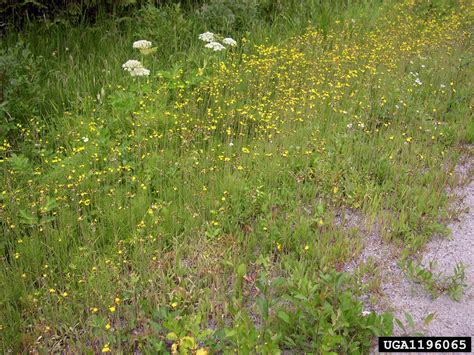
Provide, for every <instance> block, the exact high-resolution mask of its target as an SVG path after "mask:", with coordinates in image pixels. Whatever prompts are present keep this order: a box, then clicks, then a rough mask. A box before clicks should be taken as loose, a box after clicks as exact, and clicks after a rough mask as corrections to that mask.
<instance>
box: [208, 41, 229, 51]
mask: <svg viewBox="0 0 474 355" xmlns="http://www.w3.org/2000/svg"><path fill="white" fill-rule="evenodd" d="M205 47H206V48H210V49H212V50H214V51H216V52H218V51H221V50H223V49H225V47H224V46H223V45H222V44H220V43H219V42H209V43H208V44H206V46H205Z"/></svg>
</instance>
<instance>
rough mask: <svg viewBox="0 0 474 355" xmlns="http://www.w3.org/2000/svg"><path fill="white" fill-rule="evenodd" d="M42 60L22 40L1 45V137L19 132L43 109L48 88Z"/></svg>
mask: <svg viewBox="0 0 474 355" xmlns="http://www.w3.org/2000/svg"><path fill="white" fill-rule="evenodd" d="M40 60H41V57H35V56H34V55H33V54H32V53H31V50H30V48H29V45H28V44H25V43H24V42H21V41H20V42H18V43H16V45H14V46H12V47H8V48H6V49H5V48H2V49H0V120H1V121H2V133H0V139H1V138H5V136H6V135H9V134H12V133H13V132H16V131H17V130H18V128H19V127H22V126H24V125H25V124H26V123H27V122H28V120H29V119H30V118H32V117H35V116H37V115H38V114H39V113H40V112H41V107H42V105H43V104H44V96H43V95H44V91H43V89H42V88H41V79H42V78H41V68H40ZM18 125H20V126H18Z"/></svg>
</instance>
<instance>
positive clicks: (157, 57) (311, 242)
mask: <svg viewBox="0 0 474 355" xmlns="http://www.w3.org/2000/svg"><path fill="white" fill-rule="evenodd" d="M93 3H96V2H91V4H93ZM197 3H198V5H199V6H196V7H194V5H195V4H196V2H194V1H189V2H187V3H186V4H184V5H176V4H174V3H173V4H172V3H167V4H164V5H161V6H152V5H149V4H148V5H147V6H143V7H141V9H140V10H139V11H138V12H130V13H129V14H127V16H124V17H120V18H115V19H102V20H101V21H98V22H97V23H95V24H94V25H90V26H85V25H84V24H82V25H77V26H76V25H72V22H71V21H67V19H64V18H63V19H62V20H59V19H58V18H56V19H49V20H46V21H45V22H41V23H40V22H36V23H35V22H31V23H29V24H28V26H26V27H25V28H24V29H23V30H22V31H20V32H18V33H15V32H13V31H11V32H9V33H7V34H6V36H5V41H4V42H2V45H3V46H4V52H3V53H4V56H3V58H4V62H5V63H6V64H4V65H3V67H4V68H7V70H6V74H5V77H6V76H7V75H10V76H9V77H11V78H21V79H20V80H19V79H15V80H16V81H14V82H13V84H11V83H10V82H9V81H4V83H5V84H4V86H6V85H7V84H8V85H10V86H9V89H8V90H9V91H8V93H9V94H8V95H9V98H10V101H7V100H5V102H6V103H4V105H3V106H2V107H3V108H4V109H3V111H2V112H3V115H4V116H3V119H4V121H5V122H7V121H6V120H5V119H8V120H9V121H8V122H9V123H8V124H5V125H3V124H2V126H1V127H2V134H3V132H4V131H5V130H3V127H9V125H10V126H11V127H12V128H10V131H9V134H8V135H4V136H5V137H6V138H5V139H2V141H0V144H1V145H0V179H1V182H2V189H0V215H1V219H0V226H1V229H2V233H3V234H2V238H1V239H0V352H40V353H42V352H45V353H50V352H52V353H56V352H57V353H61V352H64V351H67V352H71V353H100V352H101V351H104V352H107V351H111V352H113V353H116V352H117V353H135V352H142V353H171V352H177V353H183V354H184V353H196V354H199V353H200V354H204V353H205V352H206V351H209V352H223V353H230V352H235V351H240V352H242V353H271V354H273V353H280V352H284V351H290V352H291V351H292V350H293V351H294V352H300V353H304V352H309V353H367V352H368V351H369V348H370V346H371V342H372V339H373V338H374V337H375V336H377V335H382V334H390V332H391V330H392V317H391V316H390V315H388V314H380V315H378V314H375V313H374V312H371V313H367V312H364V308H363V304H362V303H361V302H360V301H359V300H358V299H357V297H359V296H361V295H363V294H364V293H366V292H367V291H369V290H370V291H376V290H377V287H378V279H379V277H380V272H381V270H375V264H374V263H368V264H367V265H365V266H364V267H362V268H361V269H360V271H359V272H358V273H356V274H355V275H352V276H349V275H346V274H343V273H341V272H338V271H335V270H342V269H343V266H344V264H345V263H347V262H349V261H350V260H351V259H352V258H354V256H355V255H356V254H357V253H358V251H359V250H360V249H361V241H362V237H363V236H359V238H357V237H358V236H357V233H358V231H357V229H356V228H346V226H345V225H343V224H342V223H341V221H340V218H339V216H340V214H341V211H353V212H354V214H355V215H361V216H366V215H368V216H372V217H374V218H375V217H377V220H379V221H380V225H379V226H378V227H379V230H380V233H381V234H382V235H383V237H385V239H386V240H387V241H388V240H391V241H392V242H394V243H397V244H399V245H404V246H405V248H406V250H407V251H406V252H407V254H410V253H413V252H415V251H417V250H418V249H419V248H420V247H422V246H423V245H424V243H426V241H427V240H428V239H429V237H430V236H431V235H432V234H433V233H434V232H436V233H440V232H445V227H444V226H443V224H442V223H441V222H440V221H441V220H442V218H446V217H447V216H448V215H447V205H448V198H447V196H446V192H445V186H446V184H447V183H449V182H451V175H450V171H452V169H453V167H454V162H455V161H456V159H457V158H458V156H459V152H458V150H457V145H458V143H460V142H464V141H466V140H467V139H469V134H468V133H465V132H464V131H465V130H464V128H465V127H470V126H471V125H470V123H469V118H470V116H469V115H468V113H469V112H470V111H469V100H470V98H471V95H470V86H469V85H470V82H471V81H472V80H470V74H469V73H470V71H469V70H470V67H469V66H468V65H466V64H468V63H469V55H468V52H469V48H470V42H469V41H470V39H469V37H468V36H466V34H465V29H466V28H468V26H469V23H468V22H469V21H468V19H469V16H468V15H466V12H465V11H464V7H462V5H461V4H459V5H456V6H454V7H453V8H452V9H453V12H452V13H451V12H449V13H444V15H442V16H445V17H441V18H440V17H439V16H438V15H439V14H438V12H436V13H432V12H428V15H426V13H425V12H423V11H421V10H420V9H418V8H416V7H415V8H414V7H413V6H412V4H411V1H408V0H407V1H403V2H398V1H397V2H392V1H390V2H382V1H376V2H373V1H370V2H369V1H357V2H347V1H336V2H326V1H319V0H305V1H296V0H295V1H258V2H256V1H255V2H254V1H239V2H230V1H210V2H209V3H208V4H207V5H208V7H207V10H206V11H207V12H206V11H204V9H206V7H205V6H204V7H203V6H201V5H202V3H201V2H197ZM84 4H85V6H86V5H87V2H84ZM132 7H133V6H132ZM211 10H212V11H211ZM419 11H421V14H420V12H419ZM436 11H438V10H436ZM71 16H73V15H71ZM74 16H75V15H74ZM206 16H208V18H206ZM425 16H429V18H425ZM460 19H463V20H465V21H460ZM212 21H214V24H212V23H211V22H212ZM211 25H212V26H213V27H214V26H216V27H220V26H223V27H222V28H217V29H214V28H210V26H211ZM207 30H214V31H216V32H218V33H219V36H222V37H226V36H230V37H232V38H234V39H235V40H236V42H237V46H235V47H228V48H227V49H226V50H225V51H221V52H214V51H213V50H212V49H209V48H206V47H205V43H204V42H202V41H201V40H199V38H198V36H199V34H200V33H202V32H205V31H207ZM139 39H147V40H150V41H152V47H151V48H153V49H151V50H149V51H143V50H142V51H138V50H136V49H134V48H132V43H133V42H134V41H136V40H139ZM219 39H222V38H219ZM20 40H21V41H20ZM17 43H28V45H23V44H18V45H16V44H17ZM25 49H26V52H25V53H26V54H25V55H24V58H23V59H21V56H23V54H22V53H23V52H22V51H23V50H25ZM145 52H147V53H145ZM148 52H149V53H148ZM16 57H20V61H21V62H22V63H23V64H22V65H21V66H17V67H14V66H15V65H17V64H15V60H14V59H16ZM5 58H6V59H5ZM133 58H134V59H139V60H140V61H141V62H143V64H144V65H145V67H146V68H148V69H150V75H148V76H144V77H143V76H142V77H137V76H130V73H129V72H127V71H124V70H123V69H122V64H123V63H124V62H125V61H127V60H128V59H133ZM460 58H461V59H462V60H459V59H460ZM30 62H31V63H30ZM25 63H26V64H25ZM29 63H30V64H29ZM10 66H12V71H11V73H10V72H9V70H8V68H9V67H10ZM25 68H29V69H28V70H26V69H25ZM30 69H32V70H31V71H30ZM4 71H5V70H4ZM415 73H417V74H415ZM2 75H3V74H2ZM30 76H32V77H33V79H34V80H33V83H36V84H33V86H32V87H31V90H32V91H29V90H30V87H28V85H27V84H26V83H27V82H28V83H29V80H31V78H30ZM415 77H416V79H418V81H416V79H415ZM2 80H3V79H2ZM5 80H6V79H5ZM418 82H422V84H419V83H418ZM11 100H13V101H11ZM15 100H17V101H15ZM37 100H39V101H37ZM28 109H29V110H31V112H30V113H34V114H29V113H27V111H28ZM13 113H15V114H13ZM33 118H34V119H33ZM17 123H18V124H21V126H19V125H17ZM2 138H3V135H2ZM440 167H443V169H441V168H440ZM349 222H350V223H349V224H351V225H354V226H355V225H359V224H360V223H359V222H360V220H359V219H358V218H355V220H354V221H349ZM360 231H362V230H360ZM413 270H414V272H415V273H417V269H416V267H415V268H414V269H413ZM367 274H371V275H370V276H371V277H372V280H371V281H370V283H367V287H366V288H363V287H362V288H360V287H359V286H360V285H359V284H358V283H360V282H361V281H362V280H363V279H364V277H365V276H367ZM419 274H420V275H421V277H424V278H425V279H427V280H428V281H429V282H428V283H429V284H430V285H432V286H433V287H438V283H437V279H436V277H434V278H433V277H431V276H430V275H429V274H426V273H419ZM433 280H434V282H432V281H433ZM462 280H463V268H462V267H461V266H460V267H458V269H457V271H456V276H455V277H454V278H453V281H452V282H451V281H449V282H447V283H443V285H444V286H443V287H445V288H446V290H447V291H446V292H449V291H448V290H452V293H453V294H456V295H457V294H459V290H460V289H462V287H461V284H462V282H463V281H462ZM405 321H406V322H405ZM405 321H404V322H405V323H407V324H408V325H406V326H405V325H404V324H403V322H402V325H404V326H405V327H406V328H407V329H408V328H410V326H411V323H413V320H411V321H410V319H409V318H407V319H406V320H405ZM410 329H411V328H410Z"/></svg>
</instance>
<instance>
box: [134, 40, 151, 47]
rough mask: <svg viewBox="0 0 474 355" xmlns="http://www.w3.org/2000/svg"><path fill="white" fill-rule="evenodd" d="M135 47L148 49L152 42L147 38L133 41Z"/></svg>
mask: <svg viewBox="0 0 474 355" xmlns="http://www.w3.org/2000/svg"><path fill="white" fill-rule="evenodd" d="M133 48H135V49H146V48H151V42H150V41H147V40H145V39H141V40H139V41H135V42H133Z"/></svg>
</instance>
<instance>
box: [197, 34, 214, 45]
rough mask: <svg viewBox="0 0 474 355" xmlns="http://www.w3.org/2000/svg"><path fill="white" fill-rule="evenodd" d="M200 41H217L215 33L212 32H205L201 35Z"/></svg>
mask: <svg viewBox="0 0 474 355" xmlns="http://www.w3.org/2000/svg"><path fill="white" fill-rule="evenodd" d="M199 39H200V40H201V41H204V42H208V43H210V42H214V41H215V38H214V33H212V32H204V33H201V34H200V35H199Z"/></svg>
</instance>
